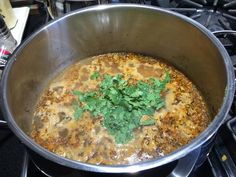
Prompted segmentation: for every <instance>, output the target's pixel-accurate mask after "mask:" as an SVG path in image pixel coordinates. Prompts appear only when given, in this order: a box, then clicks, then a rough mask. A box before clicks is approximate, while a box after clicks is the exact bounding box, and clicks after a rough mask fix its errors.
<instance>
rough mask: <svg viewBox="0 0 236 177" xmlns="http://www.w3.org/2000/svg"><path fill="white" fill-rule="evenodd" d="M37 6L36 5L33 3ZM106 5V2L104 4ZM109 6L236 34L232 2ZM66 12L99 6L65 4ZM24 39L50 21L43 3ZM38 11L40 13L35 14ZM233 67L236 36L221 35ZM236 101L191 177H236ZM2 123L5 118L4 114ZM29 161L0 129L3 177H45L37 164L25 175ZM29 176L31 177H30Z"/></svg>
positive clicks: (163, 0) (156, 0)
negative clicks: (180, 17)
mask: <svg viewBox="0 0 236 177" xmlns="http://www.w3.org/2000/svg"><path fill="white" fill-rule="evenodd" d="M32 2H33V1H32ZM102 2H103V1H102ZM104 2H105V3H114V2H116V3H117V2H135V3H142V4H148V5H154V6H160V7H163V8H166V9H169V10H173V11H176V12H179V13H182V14H184V15H187V16H188V17H190V18H193V19H194V20H197V21H198V22H200V23H201V24H203V25H204V26H205V27H207V28H208V29H209V30H210V31H212V32H214V31H218V32H220V31H222V30H236V1H230V0H192V1H191V0H181V1H180V0H150V1H145V0H137V1H136V0H133V1H132V0H131V1H129V0H123V1H119V0H114V1H113V0H111V1H110V0H109V1H104ZM65 3H66V4H65V7H66V9H64V10H65V12H67V11H70V10H74V9H77V8H80V7H85V6H88V5H93V4H96V3H88V2H79V3H78V2H77V3H76V2H74V1H71V0H67V1H65ZM33 4H34V5H35V4H36V6H33V8H31V13H30V15H29V19H28V22H27V24H26V29H25V32H24V36H23V39H26V38H27V37H28V36H29V35H30V34H32V33H33V32H34V31H35V30H37V29H38V28H39V27H41V26H42V25H44V24H45V23H47V21H48V20H49V19H50V18H49V15H48V13H47V10H46V8H45V6H44V4H42V3H37V2H36V1H35V2H34V3H33ZM17 5H18V4H17ZM35 7H37V10H35ZM217 37H219V39H220V40H221V42H222V43H223V45H224V46H225V48H226V49H227V51H228V53H229V54H230V55H231V58H232V61H233V64H236V57H235V56H236V49H235V47H236V45H235V44H236V41H235V40H236V38H235V35H232V34H227V35H226V34H225V33H222V34H221V33H219V34H218V35H217ZM235 111H236V100H235V102H234V103H233V105H232V108H231V110H230V113H229V115H228V117H227V121H226V123H225V124H224V125H223V126H222V127H221V129H220V131H219V132H218V135H217V137H216V140H215V146H214V147H213V149H212V151H211V153H210V154H209V156H208V158H207V160H206V161H205V162H204V164H203V165H202V166H201V167H199V168H198V169H197V170H196V171H194V172H193V173H192V174H191V175H190V177H203V176H204V177H205V176H207V177H220V176H221V177H233V176H236V166H235V164H236V137H235V136H233V134H234V135H236V118H234V117H236V112H235ZM0 119H2V116H1V114H0ZM25 158H26V152H25V148H24V145H23V144H22V143H20V142H19V140H18V139H17V138H16V137H15V136H14V134H13V133H12V132H11V131H9V130H8V129H7V128H2V127H0V176H1V177H45V175H44V174H43V173H41V172H40V171H39V170H38V169H37V168H36V167H35V166H34V164H33V163H32V162H31V161H30V157H29V163H28V171H27V173H24V170H23V166H24V162H25V161H24V160H25ZM26 174H27V175H26Z"/></svg>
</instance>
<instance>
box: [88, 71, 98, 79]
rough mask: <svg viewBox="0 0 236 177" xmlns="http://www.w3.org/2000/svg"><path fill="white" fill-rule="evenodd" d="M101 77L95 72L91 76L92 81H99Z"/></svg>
mask: <svg viewBox="0 0 236 177" xmlns="http://www.w3.org/2000/svg"><path fill="white" fill-rule="evenodd" d="M99 77H100V74H99V72H97V71H95V72H94V73H93V74H92V75H91V76H90V79H92V80H97V79H98V78H99Z"/></svg>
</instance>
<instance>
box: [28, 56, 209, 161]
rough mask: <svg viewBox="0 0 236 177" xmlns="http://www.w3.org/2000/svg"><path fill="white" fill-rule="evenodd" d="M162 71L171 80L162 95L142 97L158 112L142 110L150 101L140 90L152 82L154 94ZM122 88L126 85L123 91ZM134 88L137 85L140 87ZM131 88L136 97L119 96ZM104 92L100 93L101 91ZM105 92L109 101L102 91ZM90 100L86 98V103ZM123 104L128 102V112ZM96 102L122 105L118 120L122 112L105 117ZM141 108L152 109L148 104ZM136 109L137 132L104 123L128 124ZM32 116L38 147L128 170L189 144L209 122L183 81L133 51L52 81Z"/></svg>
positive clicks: (86, 63) (79, 66) (95, 60)
mask: <svg viewBox="0 0 236 177" xmlns="http://www.w3.org/2000/svg"><path fill="white" fill-rule="evenodd" d="M167 73H168V75H169V77H170V79H169V80H168V82H165V85H163V87H161V89H160V90H159V92H160V93H159V94H160V95H159V96H158V95H155V94H153V91H151V92H150V94H149V93H148V94H147V96H146V97H147V100H148V99H149V101H150V100H151V99H154V100H155V101H156V102H159V103H160V106H157V105H156V104H155V105H152V106H153V107H152V108H153V109H154V111H153V109H150V110H149V111H147V110H148V109H143V108H142V107H141V108H139V107H138V105H142V104H141V101H144V102H145V101H147V100H143V97H142V96H141V95H142V94H146V93H144V90H142V89H143V88H148V89H151V88H152V87H154V86H153V85H151V84H152V81H153V82H154V81H155V83H156V84H157V85H156V86H155V88H159V87H158V86H160V81H163V80H165V78H166V77H167ZM106 75H107V76H109V77H110V80H113V81H114V80H115V81H114V83H113V85H112V84H110V85H109V84H108V83H105V86H104V78H105V76H106ZM118 75H121V78H119V77H118ZM117 78H118V81H116V79H117ZM151 80H152V81H151ZM113 81H112V82H113ZM107 82H108V81H107ZM109 82H110V81H109ZM124 82H127V84H126V85H123V86H122V87H121V85H122V84H123V83H124ZM139 83H142V84H141V86H140V87H138V86H137V85H138V84H139ZM101 84H103V86H101ZM107 84H108V86H107ZM119 84H121V85H119ZM132 84H133V85H134V86H132ZM145 84H146V85H145ZM148 84H149V85H148ZM158 84H159V85H158ZM143 85H145V86H143ZM131 86H132V87H136V88H135V89H136V91H137V92H135V94H133V95H131V94H132V93H127V92H126V91H124V90H125V89H127V87H131ZM103 87H104V88H105V89H103V90H101V88H103ZM118 87H120V88H118ZM111 90H113V91H111ZM114 90H115V91H118V92H119V93H120V94H119V96H120V100H121V102H119V100H117V96H115V97H112V93H114V92H115V91H114ZM108 91H109V94H107V95H106V94H105V93H103V92H108ZM110 91H111V93H110ZM140 91H141V92H140ZM75 93H77V95H76V94H75ZM81 93H82V94H81ZM92 93H94V95H93V96H91V94H92ZM89 94H90V97H86V98H84V97H85V96H88V95H89ZM155 96H156V98H153V97H155ZM95 99H96V100H95ZM101 99H102V100H101ZM123 99H125V101H127V100H128V101H127V102H126V103H125V105H126V106H125V105H124V104H123V103H124V102H125V101H124V100H123ZM99 101H101V102H99ZM162 102H163V103H162ZM95 103H101V104H105V106H106V107H108V108H109V109H112V110H113V111H114V110H115V109H118V107H119V110H121V111H120V112H121V113H122V114H123V117H122V115H119V114H118V113H119V111H117V112H118V113H117V112H116V116H112V117H109V116H107V117H105V116H106V113H107V112H109V109H108V110H107V111H103V108H102V109H101V108H100V109H98V107H99V106H100V105H99V104H95ZM94 104H95V105H94ZM106 104H112V105H113V107H112V106H111V105H110V106H107V105H106ZM92 105H93V106H92ZM130 105H132V106H130ZM135 105H136V106H135ZM143 105H144V104H143ZM146 105H151V101H150V102H148V103H147V104H146ZM91 106H92V107H91ZM147 107H148V106H147ZM126 108H127V109H126ZM134 109H135V110H138V111H139V112H138V113H137V114H136V118H137V121H136V119H134V120H133V121H134V122H136V124H135V126H134V125H133V124H132V122H133V121H127V124H128V125H129V126H134V127H131V129H122V126H121V127H117V126H119V124H117V125H116V126H114V127H113V126H110V127H109V128H111V127H113V129H108V126H106V124H104V123H105V122H104V121H106V118H109V121H110V122H109V125H110V124H111V125H112V120H113V119H117V118H122V119H121V121H126V119H125V116H124V115H126V114H129V113H132V114H134V113H135V111H134ZM97 110H99V112H96V111H97ZM145 111H146V112H145ZM111 115H112V114H111ZM134 115H135V114H134ZM34 116H35V118H34V121H33V127H34V128H33V130H32V132H31V136H32V138H33V139H34V140H35V141H36V142H37V143H38V144H40V145H41V146H43V147H45V148H47V149H48V150H50V151H52V152H54V153H56V154H59V155H61V156H64V157H67V158H70V159H73V160H78V161H82V162H87V163H92V164H105V165H114V164H131V163H135V162H139V161H143V160H148V159H152V158H155V157H158V156H164V155H166V154H168V153H170V152H172V151H174V150H176V149H178V148H180V147H182V146H184V145H185V144H188V143H189V142H190V141H191V140H192V139H194V138H195V137H197V136H198V135H199V134H200V133H201V132H202V131H203V130H204V129H205V128H206V127H207V126H208V124H209V123H210V121H211V118H210V115H209V112H208V109H207V106H206V103H205V102H204V99H203V98H202V96H201V94H200V93H199V91H198V90H197V89H196V87H195V86H194V85H193V83H192V82H191V81H190V80H189V79H188V78H187V77H186V76H184V75H183V74H182V73H181V72H179V71H178V70H176V69H175V68H174V67H172V66H170V65H167V64H166V63H164V62H162V61H161V60H158V59H155V58H151V57H148V56H142V55H137V54H132V53H109V54H104V55H99V56H95V57H91V58H88V59H84V60H81V61H79V62H78V63H76V64H74V65H72V66H71V67H69V68H67V69H66V70H65V71H63V72H62V73H61V74H60V75H59V76H58V77H56V78H55V79H54V80H52V81H51V82H50V83H49V86H48V87H47V89H46V90H45V92H44V93H43V94H42V96H41V98H40V99H39V101H38V104H37V108H36V109H35V112H34ZM119 116H120V117H119ZM130 117H131V118H133V117H132V116H130ZM114 122H115V120H114ZM118 123H119V121H118ZM124 125H125V124H124ZM129 126H127V127H129ZM116 130H117V131H127V132H128V133H129V134H130V135H132V136H130V138H129V139H128V140H127V141H126V140H125V139H122V138H125V137H122V136H123V135H125V133H127V132H125V133H124V132H123V133H124V134H122V133H120V134H117V132H116ZM120 135H122V136H121V137H120ZM117 137H118V139H117ZM119 138H121V139H119ZM119 140H121V141H119ZM123 140H124V141H123ZM121 142H122V143H121Z"/></svg>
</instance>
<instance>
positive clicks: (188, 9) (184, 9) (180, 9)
mask: <svg viewBox="0 0 236 177" xmlns="http://www.w3.org/2000/svg"><path fill="white" fill-rule="evenodd" d="M167 10H173V11H175V12H192V13H193V12H197V11H198V10H197V9H196V8H167Z"/></svg>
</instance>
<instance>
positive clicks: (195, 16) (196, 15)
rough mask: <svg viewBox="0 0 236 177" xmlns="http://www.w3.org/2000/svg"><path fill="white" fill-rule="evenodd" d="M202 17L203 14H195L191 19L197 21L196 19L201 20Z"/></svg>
mask: <svg viewBox="0 0 236 177" xmlns="http://www.w3.org/2000/svg"><path fill="white" fill-rule="evenodd" d="M201 16H202V14H201V13H198V14H194V15H192V16H190V18H192V19H196V18H199V17H201Z"/></svg>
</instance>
